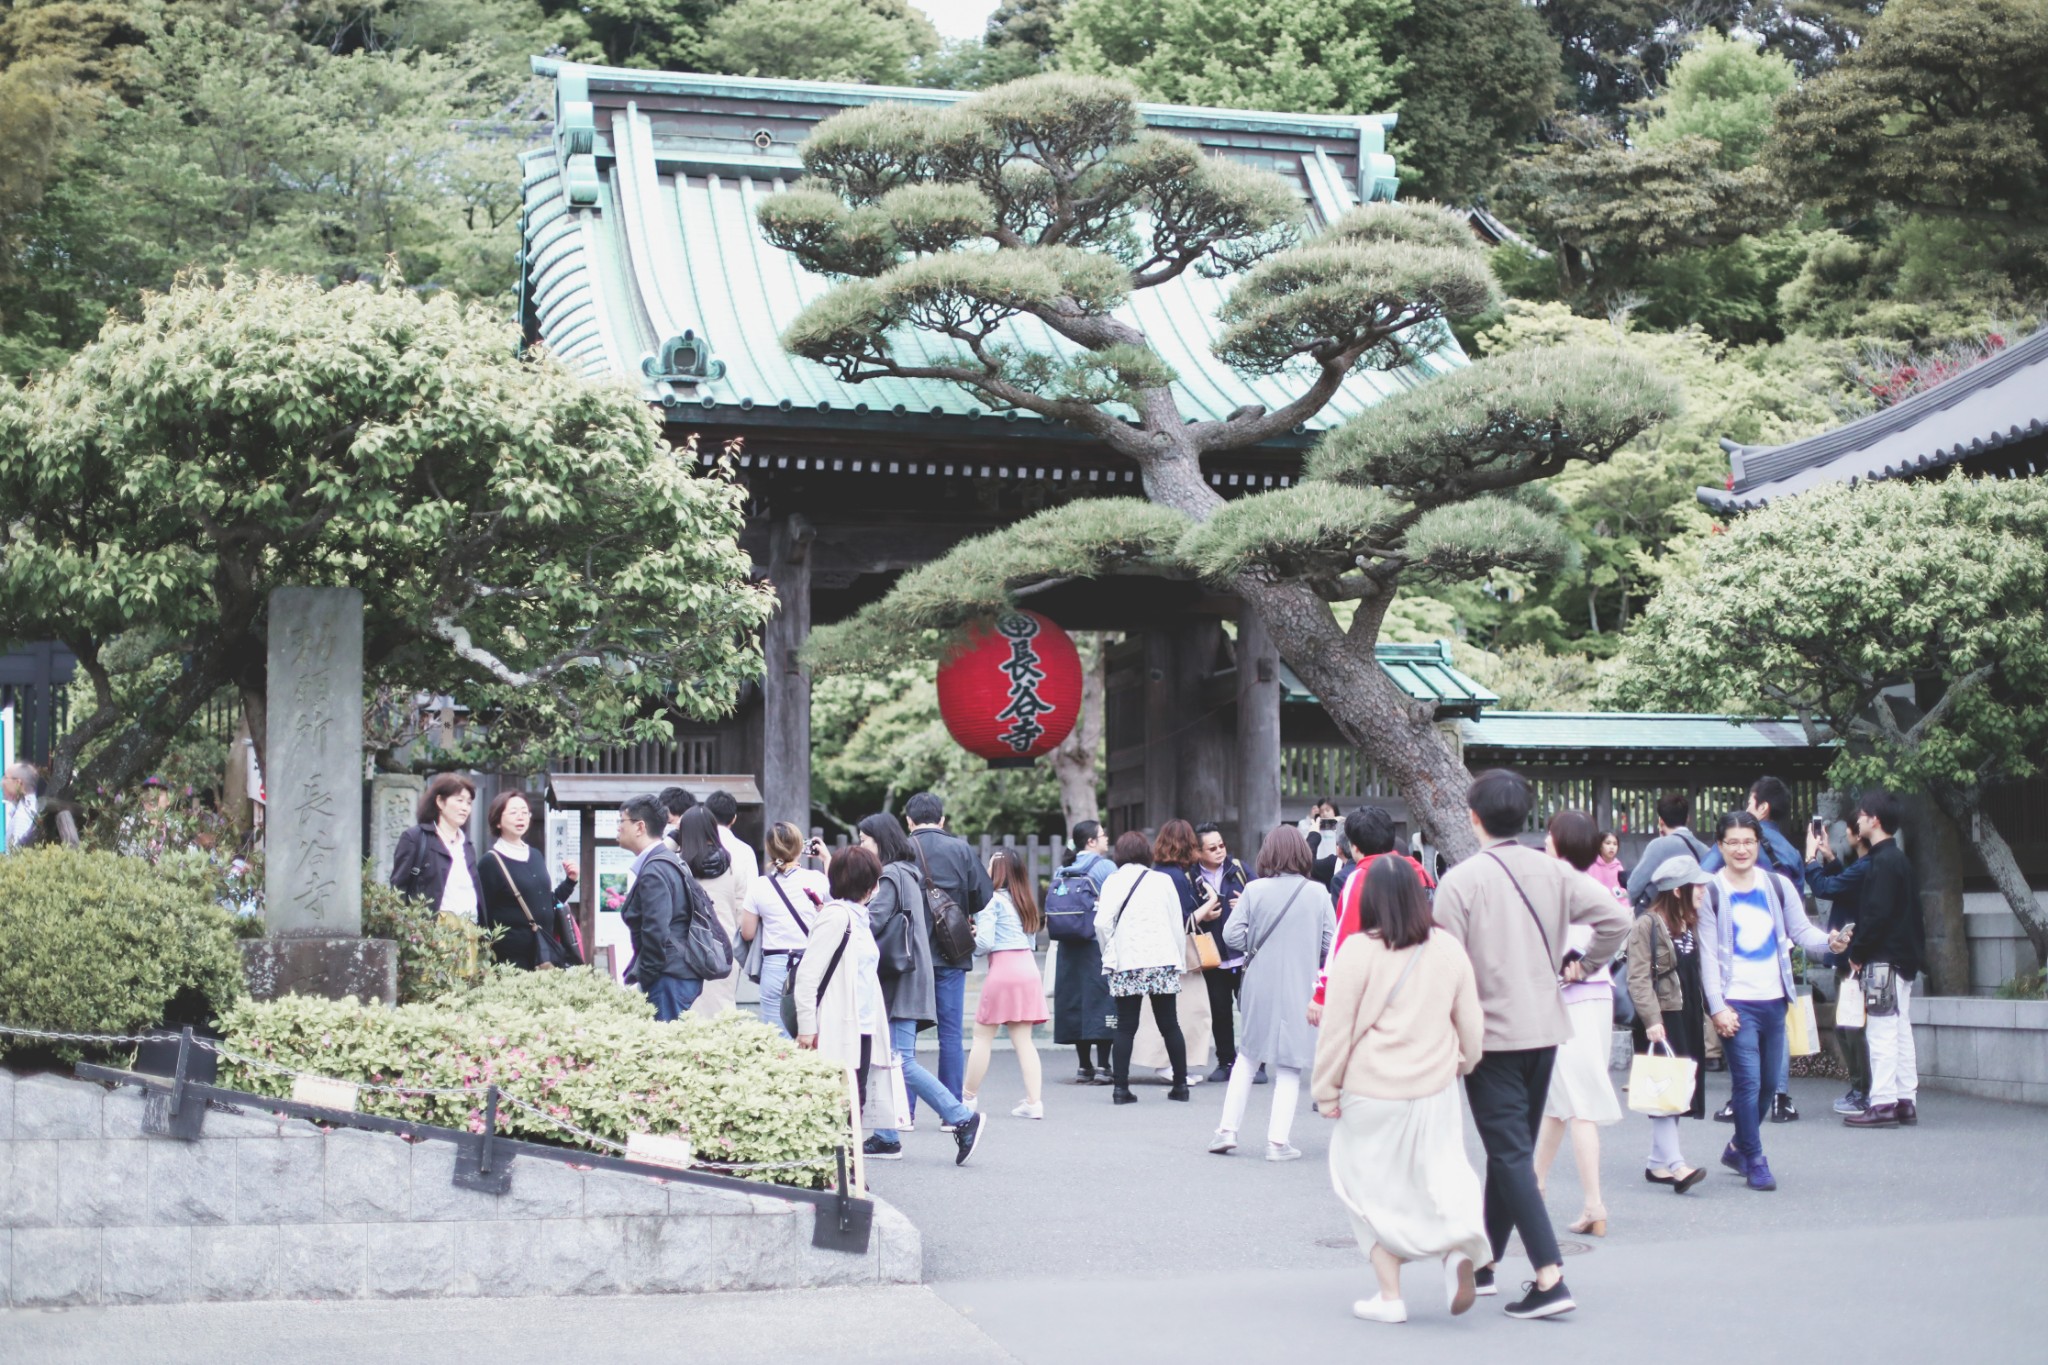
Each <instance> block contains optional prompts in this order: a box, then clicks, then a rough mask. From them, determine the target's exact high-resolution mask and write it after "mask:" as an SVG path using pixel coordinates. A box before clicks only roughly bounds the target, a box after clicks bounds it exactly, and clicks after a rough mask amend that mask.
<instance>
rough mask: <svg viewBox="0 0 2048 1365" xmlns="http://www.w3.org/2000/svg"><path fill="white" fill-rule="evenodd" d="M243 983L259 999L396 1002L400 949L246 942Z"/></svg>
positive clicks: (294, 939) (307, 938)
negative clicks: (299, 997)
mask: <svg viewBox="0 0 2048 1365" xmlns="http://www.w3.org/2000/svg"><path fill="white" fill-rule="evenodd" d="M242 978H243V980H244V981H246V982H247V983H248V986H249V994H251V995H253V996H255V997H256V998H257V999H258V1000H275V999H277V998H278V997H279V996H281V995H317V996H322V997H325V998H326V999H328V1000H346V999H348V998H350V997H351V996H354V997H358V998H360V999H363V1000H366V1001H376V1002H378V1003H380V1004H385V1005H395V1004H397V1003H398V945H397V944H396V943H395V942H393V941H392V940H390V939H388V938H357V937H354V936H352V935H351V936H346V937H329V936H326V935H319V934H291V935H280V936H276V937H272V938H258V939H245V940H243V943H242Z"/></svg>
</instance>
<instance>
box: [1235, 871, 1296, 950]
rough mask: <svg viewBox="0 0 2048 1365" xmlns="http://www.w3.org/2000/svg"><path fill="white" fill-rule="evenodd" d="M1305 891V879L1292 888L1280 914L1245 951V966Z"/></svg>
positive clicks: (1274, 917) (1263, 945) (1271, 935)
mask: <svg viewBox="0 0 2048 1365" xmlns="http://www.w3.org/2000/svg"><path fill="white" fill-rule="evenodd" d="M1306 890H1308V882H1307V880H1306V879H1304V880H1303V881H1302V883H1301V885H1300V886H1297V887H1295V888H1294V894H1293V895H1292V896H1289V897H1288V898H1287V901H1286V903H1285V904H1283V905H1282V906H1281V907H1280V913H1279V914H1277V915H1275V916H1273V922H1272V923H1271V924H1269V925H1267V926H1266V932H1265V933H1263V934H1260V935H1259V938H1258V942H1256V943H1254V944H1252V945H1251V947H1250V948H1248V949H1246V950H1245V955H1244V960H1245V962H1246V964H1250V962H1251V960H1252V959H1253V958H1255V957H1257V956H1258V955H1259V949H1261V948H1263V947H1265V946H1266V940H1267V939H1269V938H1271V937H1273V933H1274V931H1275V930H1277V929H1279V927H1280V921H1282V920H1284V919H1286V918H1287V912H1288V911H1289V910H1292V909H1293V908H1294V902H1295V901H1296V900H1298V899H1299V898H1300V896H1301V893H1302V892H1304V891H1306Z"/></svg>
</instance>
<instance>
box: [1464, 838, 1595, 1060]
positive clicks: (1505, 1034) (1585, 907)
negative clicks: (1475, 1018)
mask: <svg viewBox="0 0 2048 1365" xmlns="http://www.w3.org/2000/svg"><path fill="white" fill-rule="evenodd" d="M1517 883H1519V884H1520V886H1521V890H1520V891H1519V892H1517V891H1516V889H1515V888H1516V884H1517ZM1524 895H1526V896H1527V897H1528V901H1527V903H1524V901H1523V899H1522V897H1523V896H1524ZM1432 909H1433V911H1434V913H1435V916H1436V923H1437V927H1438V928H1439V929H1442V930H1443V931H1444V932H1445V933H1447V934H1449V935H1450V936H1451V937H1452V938H1455V939H1456V940H1458V942H1459V943H1461V944H1463V945H1464V948H1465V954H1466V956H1468V957H1470V958H1471V959H1472V974H1473V975H1474V976H1475V977H1477V978H1478V980H1479V998H1480V1000H1481V1001H1482V1002H1484V1004H1485V1006H1486V1050H1487V1051H1488V1052H1522V1051H1528V1050H1530V1049H1533V1048H1544V1047H1555V1046H1556V1045H1557V1044H1559V1043H1562V1042H1564V1041H1565V1040H1566V1039H1568V1038H1570V1037H1571V1036H1572V1025H1571V1020H1570V1019H1569V1018H1568V1017H1567V1016H1566V1014H1565V1012H1564V1001H1563V1000H1562V999H1561V998H1560V997H1559V995H1558V992H1557V973H1558V970H1559V968H1561V967H1562V966H1563V965H1564V954H1565V948H1566V944H1565V930H1566V929H1567V928H1568V927H1569V926H1571V925H1574V924H1585V925H1590V926H1592V929H1593V942H1592V946H1590V947H1588V948H1587V949H1586V951H1585V958H1586V965H1587V966H1588V968H1589V969H1590V968H1601V967H1605V966H1606V965H1607V963H1608V961H1609V960H1610V959H1612V958H1613V956H1614V954H1615V952H1616V950H1618V949H1619V948H1620V947H1621V942H1622V940H1623V939H1624V938H1626V937H1627V936H1628V928H1629V912H1628V907H1627V906H1625V905H1623V904H1621V903H1620V902H1619V901H1617V900H1615V899H1614V897H1613V896H1612V895H1610V894H1609V893H1608V891H1607V888H1605V887H1603V886H1601V885H1600V883H1598V882H1596V881H1594V880H1593V879H1592V878H1591V877H1588V876H1586V875H1585V874H1584V873H1582V872H1579V871H1576V870H1574V869H1573V867H1572V865H1571V864H1570V863H1566V862H1562V861H1560V860H1558V859H1556V858H1553V857H1550V856H1549V855H1548V854H1545V853H1540V852H1538V851H1537V850H1535V849H1533V848H1525V847H1523V846H1522V845H1520V844H1514V843H1499V844H1490V845H1488V846H1487V847H1486V848H1484V849H1482V850H1481V851H1480V852H1479V853H1477V854H1475V855H1474V856H1472V857H1470V858H1467V859H1466V860H1465V861H1464V862H1462V863H1459V864H1458V865H1457V866H1456V867H1454V868H1452V869H1451V870H1450V871H1449V872H1446V873H1444V879H1443V883H1442V884H1441V885H1440V886H1438V887H1437V889H1436V902H1435V904H1434V906H1433V907H1432ZM1539 923H1540V925H1541V926H1542V927H1541V929H1540V930H1539V929H1538V925H1539Z"/></svg>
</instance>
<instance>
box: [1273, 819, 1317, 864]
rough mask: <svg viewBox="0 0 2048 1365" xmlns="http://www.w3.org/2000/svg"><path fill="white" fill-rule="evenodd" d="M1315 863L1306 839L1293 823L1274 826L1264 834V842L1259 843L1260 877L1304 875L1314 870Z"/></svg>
mask: <svg viewBox="0 0 2048 1365" xmlns="http://www.w3.org/2000/svg"><path fill="white" fill-rule="evenodd" d="M1315 865H1316V861H1315V859H1314V858H1313V857H1311V856H1310V855H1309V848H1308V840H1306V839H1304V838H1302V837H1301V831H1300V830H1298V829H1296V828H1295V827H1294V826H1293V825H1280V826H1278V827H1276V828H1275V829H1274V831H1273V832H1272V833H1271V834H1268V835H1267V836H1266V842H1264V843H1263V844H1260V845H1259V875H1260V876H1261V877H1287V876H1294V877H1306V876H1307V875H1308V874H1309V873H1310V872H1313V871H1314V870H1315Z"/></svg>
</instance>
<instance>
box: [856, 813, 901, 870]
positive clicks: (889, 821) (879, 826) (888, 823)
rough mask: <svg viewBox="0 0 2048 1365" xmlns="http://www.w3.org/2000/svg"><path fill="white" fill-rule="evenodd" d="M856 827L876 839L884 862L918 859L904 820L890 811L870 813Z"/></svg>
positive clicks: (876, 845) (876, 844)
mask: <svg viewBox="0 0 2048 1365" xmlns="http://www.w3.org/2000/svg"><path fill="white" fill-rule="evenodd" d="M854 828H855V829H857V830H859V831H860V832H861V833H862V834H865V835H867V836H868V838H870V839H873V840H874V841H875V847H876V848H877V849H879V850H880V857H881V860H882V862H883V863H884V864H888V863H914V862H916V861H917V850H916V849H915V848H912V847H911V845H910V836H909V835H908V834H905V833H904V832H903V824H902V822H901V821H899V820H898V819H897V818H896V817H895V816H893V815H890V814H889V813H888V812H886V811H879V812H877V813H876V814H874V815H870V816H868V817H867V818H866V819H865V820H863V821H861V822H860V823H859V824H858V825H855V826H854Z"/></svg>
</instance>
